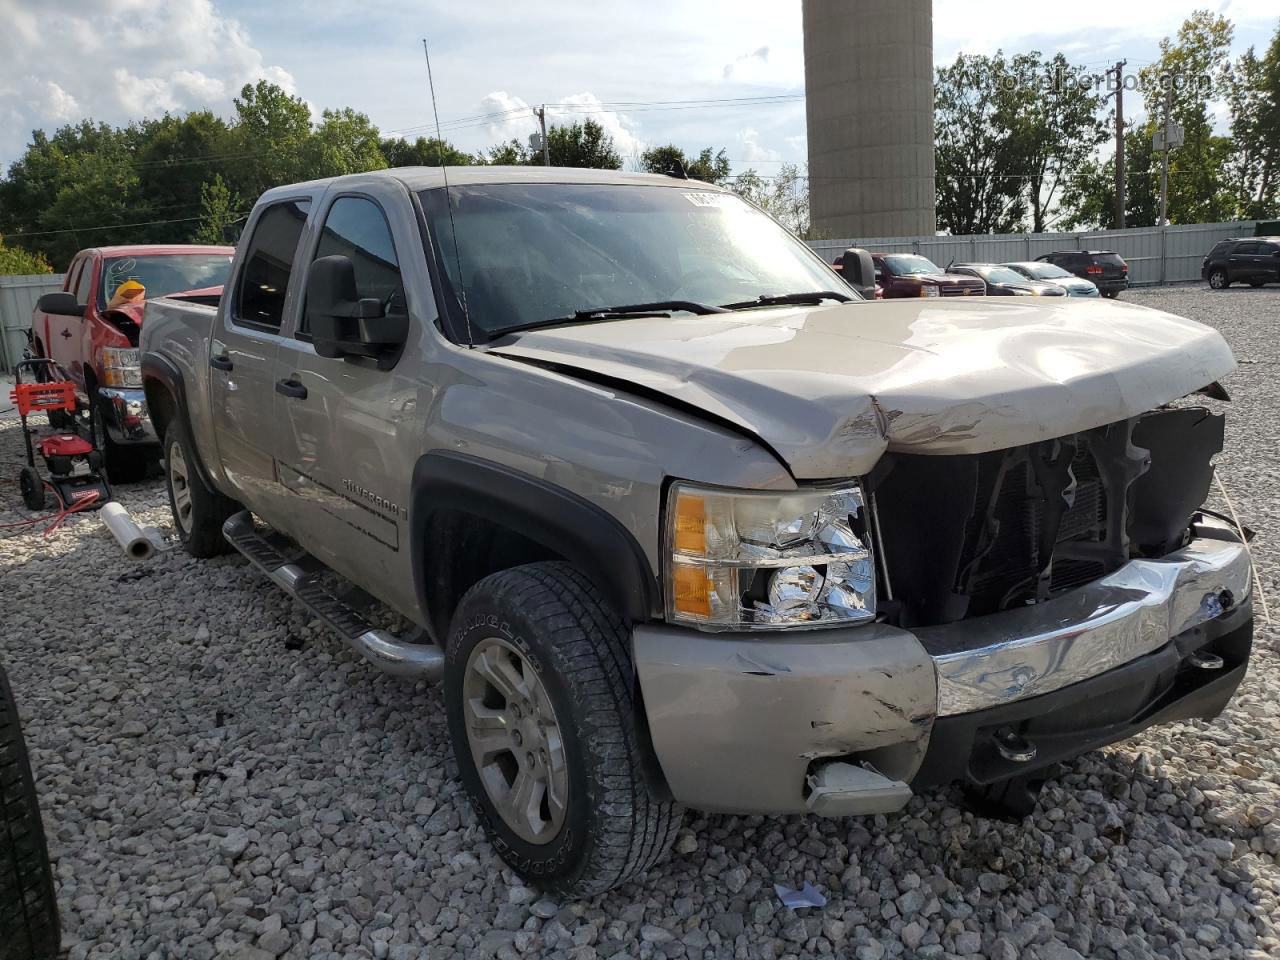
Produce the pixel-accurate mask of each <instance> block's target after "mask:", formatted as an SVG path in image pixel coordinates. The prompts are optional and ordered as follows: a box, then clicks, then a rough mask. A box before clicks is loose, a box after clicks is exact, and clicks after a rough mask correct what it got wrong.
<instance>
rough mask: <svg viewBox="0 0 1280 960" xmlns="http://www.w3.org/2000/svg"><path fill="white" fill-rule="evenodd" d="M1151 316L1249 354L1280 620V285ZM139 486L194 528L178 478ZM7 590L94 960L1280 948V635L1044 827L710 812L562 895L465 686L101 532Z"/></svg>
mask: <svg viewBox="0 0 1280 960" xmlns="http://www.w3.org/2000/svg"><path fill="white" fill-rule="evenodd" d="M1126 299H1127V300H1130V301H1132V302H1136V303H1142V304H1146V305H1149V306H1153V307H1159V308H1162V309H1166V310H1170V311H1173V312H1176V313H1181V314H1185V315H1187V316H1191V317H1194V318H1197V319H1200V320H1204V321H1207V322H1209V323H1212V324H1214V325H1215V326H1217V327H1218V328H1219V329H1220V330H1221V331H1222V332H1223V334H1224V335H1225V336H1226V337H1227V339H1228V340H1229V341H1230V342H1231V345H1232V347H1233V348H1234V350H1235V352H1236V357H1237V359H1238V360H1239V361H1240V363H1241V365H1240V368H1239V370H1238V371H1237V372H1236V374H1235V375H1234V376H1233V377H1232V378H1231V379H1230V380H1229V382H1228V386H1229V388H1230V390H1231V392H1232V394H1233V395H1234V397H1235V402H1234V403H1232V404H1231V405H1230V407H1229V412H1230V419H1229V421H1228V447H1227V453H1226V454H1225V455H1224V456H1223V457H1222V458H1221V464H1222V474H1223V476H1224V478H1225V479H1226V481H1227V485H1228V489H1229V491H1230V492H1231V494H1232V496H1233V499H1234V501H1235V505H1236V507H1237V509H1238V510H1239V511H1240V513H1241V515H1242V517H1243V518H1245V520H1246V522H1248V523H1249V524H1250V525H1252V526H1254V527H1255V528H1257V529H1259V530H1260V531H1262V535H1261V536H1260V537H1259V538H1258V540H1257V541H1255V544H1256V548H1257V554H1258V561H1259V568H1260V569H1259V572H1260V575H1261V580H1262V583H1263V587H1264V589H1265V590H1266V591H1267V592H1268V594H1269V597H1270V601H1271V607H1272V608H1273V609H1274V610H1275V611H1277V613H1280V589H1278V587H1280V582H1278V581H1280V565H1278V560H1280V557H1278V556H1277V552H1276V537H1275V531H1277V530H1280V516H1278V513H1280V501H1277V499H1276V498H1275V497H1274V495H1273V491H1274V490H1275V488H1276V486H1277V482H1278V481H1280V442H1278V439H1280V438H1278V433H1280V405H1278V404H1277V403H1276V393H1277V390H1278V389H1280V387H1278V386H1277V376H1276V374H1277V372H1280V336H1277V330H1276V321H1277V320H1280V290H1275V289H1271V290H1262V291H1252V290H1237V289H1232V290H1229V291H1226V292H1223V293H1210V292H1208V291H1205V290H1202V289H1193V288H1179V289H1165V290H1155V291H1143V292H1134V293H1130V294H1127V295H1126ZM10 416H11V415H10ZM19 441H20V437H19V434H18V431H17V430H16V428H15V422H14V421H13V420H12V419H9V420H7V421H6V422H4V423H3V424H0V458H2V462H0V477H3V478H4V482H3V483H2V484H0V523H5V522H12V521H14V520H17V519H20V518H21V517H22V516H24V515H25V514H24V512H23V511H22V509H21V506H20V503H19V502H18V500H17V494H16V485H15V484H14V483H12V482H10V478H11V477H14V476H16V469H17V468H16V465H14V464H13V463H12V461H13V460H14V459H15V458H17V457H18V456H19V449H20V447H19ZM118 494H119V497H120V499H121V500H122V501H123V502H124V503H125V505H126V506H127V507H128V508H129V509H130V510H131V511H132V512H133V514H134V516H135V517H136V518H138V519H139V520H140V521H141V522H144V523H150V524H154V525H156V526H158V527H160V528H161V529H162V530H163V531H165V532H168V533H171V532H172V527H171V521H170V519H169V510H168V505H167V502H166V500H165V497H164V493H163V487H162V486H161V484H160V483H159V482H151V483H147V484H143V485H136V486H130V487H125V488H122V489H120V490H119V491H118ZM0 583H2V584H3V592H2V593H0V611H3V618H2V623H3V626H2V629H0V638H2V640H0V642H2V644H3V657H4V659H5V661H6V662H7V664H8V667H9V670H10V675H11V678H12V681H13V686H14V689H15V691H16V692H17V695H18V697H19V700H20V705H21V708H22V710H23V713H24V716H25V717H26V718H27V737H28V740H29V742H30V744H31V747H32V751H33V763H34V765H35V768H36V770H37V775H38V777H39V781H40V782H39V787H40V794H41V800H42V803H43V807H44V816H45V821H46V824H47V828H48V832H49V839H50V846H51V848H52V854H53V857H54V859H55V860H56V874H57V878H58V885H59V895H60V903H61V908H62V915H63V924H64V928H65V932H66V936H65V940H66V944H67V945H68V947H69V954H70V956H71V957H72V958H77V960H78V958H83V957H125V958H128V957H169V956H176V957H196V958H209V957H215V956H219V957H223V956H232V957H241V958H263V960H266V958H270V957H273V956H278V955H284V956H286V957H304V956H358V957H369V956H373V957H387V956H390V957H395V958H409V957H412V958H417V957H431V958H445V957H471V956H484V955H496V956H499V957H511V956H519V955H526V956H531V955H542V956H557V957H572V958H578V960H589V958H593V957H619V958H621V957H659V958H661V957H704V956H705V957H710V956H725V957H728V956H733V957H739V958H749V957H770V958H773V957H782V956H794V957H801V956H805V957H807V956H822V955H836V956H852V957H856V958H858V960H877V958H881V957H934V956H952V955H958V956H985V957H989V958H996V960H1014V958H1018V957H1023V958H1039V960H1076V958H1080V957H1101V958H1112V957H1122V958H1136V957H1148V956H1160V957H1188V958H1193V957H1194V958H1208V957H1231V958H1236V957H1253V958H1264V957H1275V956H1280V907H1278V904H1277V898H1278V894H1280V864H1278V859H1280V814H1277V806H1278V805H1280V803H1278V802H1280V762H1278V760H1277V751H1276V743H1277V736H1278V735H1280V708H1278V707H1277V706H1276V704H1275V698H1274V695H1273V694H1272V693H1271V692H1270V690H1274V689H1275V687H1276V686H1277V684H1278V683H1280V662H1278V658H1277V644H1276V638H1277V634H1276V631H1274V630H1271V629H1267V628H1260V630H1259V633H1258V635H1257V640H1256V647H1255V655H1254V666H1253V670H1252V673H1251V674H1250V676H1249V678H1248V680H1247V681H1246V682H1245V684H1244V686H1243V687H1242V688H1241V692H1240V694H1239V695H1238V696H1237V697H1236V699H1235V701H1234V702H1233V703H1232V705H1231V706H1230V707H1229V708H1228V710H1227V712H1226V714H1225V715H1224V716H1222V717H1220V718H1218V719H1217V720H1214V721H1212V722H1209V723H1201V722H1194V723H1187V724H1178V725H1173V726H1169V727H1165V728H1161V729H1158V730H1155V731H1152V732H1149V733H1147V734H1145V735H1143V736H1141V737H1139V738H1137V739H1135V740H1133V741H1130V742H1127V743H1125V744H1122V745H1120V746H1117V747H1114V748H1111V749H1107V750H1104V751H1101V752H1097V753H1092V754H1090V755H1088V756H1085V757H1083V758H1081V759H1079V760H1078V761H1076V762H1074V763H1073V764H1071V765H1070V766H1069V768H1068V772H1067V773H1065V775H1064V776H1063V777H1062V779H1061V780H1058V781H1054V782H1051V783H1050V784H1049V785H1048V786H1047V787H1046V789H1045V792H1044V794H1043V795H1042V799H1041V804H1040V806H1039V808H1038V809H1037V811H1036V813H1035V815H1034V816H1033V817H1032V818H1031V819H1030V820H1028V821H1027V822H1025V823H1023V824H1006V823H999V822H994V821H989V820H984V819H981V818H976V817H974V816H973V815H971V814H969V813H967V812H965V811H964V810H962V809H961V808H960V807H959V806H958V805H957V803H956V797H955V795H954V793H946V792H938V793H933V794H928V795H925V796H921V797H917V798H915V799H913V800H912V801H911V803H910V805H909V806H908V808H907V809H906V810H905V811H903V812H902V813H901V814H898V815H895V816H891V817H884V816H878V817H874V818H866V819H847V820H819V819H816V818H815V819H802V818H780V819H771V818H762V817H709V816H700V815H696V814H689V815H688V817H687V819H686V824H685V830H684V832H683V833H682V834H681V836H680V839H679V841H678V843H677V845H676V851H675V852H674V853H673V855H672V857H671V858H670V860H669V861H668V862H666V863H664V864H663V865H662V866H661V867H659V868H658V869H656V870H654V871H652V872H651V874H650V875H649V876H648V877H647V878H645V880H644V881H643V882H641V883H636V884H632V885H630V886H627V887H624V888H622V889H620V890H616V891H614V892H612V893H610V894H608V895H606V896H602V897H600V898H597V899H595V900H591V901H586V902H580V903H557V902H555V901H552V900H548V899H545V898H544V897H543V896H542V895H541V894H540V893H539V892H537V891H536V890H533V889H530V888H527V887H525V886H523V885H522V884H521V883H520V882H519V881H518V880H517V879H516V878H515V877H514V875H513V874H511V873H510V871H508V870H506V869H505V868H504V867H503V866H502V864H501V862H500V861H499V860H498V859H497V857H496V856H495V855H494V853H493V851H492V849H491V848H490V847H489V845H488V844H487V843H486V842H485V841H484V839H483V836H482V834H481V831H480V830H479V828H478V827H477V825H476V823H475V821H474V819H473V817H472V815H471V812H470V810H469V808H468V806H467V803H466V802H465V800H464V798H463V795H462V792H461V790H460V788H459V786H458V784H457V783H456V782H455V780H454V779H453V777H452V772H451V769H450V760H449V758H448V755H449V751H448V746H447V743H446V735H445V723H444V711H443V706H442V703H441V699H440V696H439V694H438V693H437V692H436V691H435V690H433V689H430V688H428V687H426V686H417V687H415V686H410V685H405V684H404V683H402V682H399V681H394V680H391V679H387V678H384V677H381V676H379V675H378V674H377V673H375V672H374V671H373V670H372V669H371V668H369V667H367V666H366V665H365V664H364V663H363V662H361V661H359V660H358V659H356V658H354V657H353V656H352V655H351V654H350V653H348V652H346V651H345V650H344V649H342V648H341V647H340V645H339V643H338V641H337V640H336V639H335V638H334V637H332V636H331V635H330V634H329V633H328V632H327V631H325V630H324V629H323V628H322V627H321V626H320V625H319V624H318V623H315V622H312V621H310V620H309V618H308V616H307V615H306V614H305V613H304V612H303V611H302V610H301V608H299V607H297V606H296V605H294V604H292V603H290V602H288V601H286V600H285V599H283V598H282V596H281V595H280V594H279V593H278V592H277V591H276V589H275V588H274V587H272V586H270V585H269V584H268V583H267V582H266V581H264V580H263V579H261V578H260V577H258V576H257V575H255V574H254V573H251V572H250V571H249V569H248V567H247V566H246V565H245V564H244V563H243V562H242V561H240V560H239V559H236V558H222V559H218V560H214V561H206V562H197V561H193V560H191V559H189V558H187V557H186V556H185V554H183V553H181V552H180V551H173V552H169V553H165V554H161V555H159V556H157V557H156V558H154V559H152V560H151V561H148V562H145V563H143V564H137V565H131V564H129V563H127V562H126V561H125V560H124V559H123V556H122V554H121V552H120V551H119V549H118V548H117V547H116V546H115V544H114V542H113V541H112V540H111V539H110V538H109V536H108V535H107V534H106V532H105V531H104V530H103V529H102V528H101V527H100V526H99V524H98V521H97V520H96V519H93V518H92V517H86V518H83V519H75V520H73V521H72V522H71V523H69V524H68V525H67V527H66V529H65V530H63V531H61V532H58V533H57V534H55V535H54V536H52V537H49V538H47V539H46V538H44V537H42V536H41V534H40V532H39V530H38V528H35V529H28V530H26V531H5V530H0ZM1269 688H1270V690H1269ZM1273 818H1274V819H1273ZM806 880H807V881H810V882H812V883H813V884H814V885H815V886H817V887H818V888H819V889H820V890H822V891H823V892H824V893H825V894H826V896H827V898H828V902H827V905H826V907H825V908H824V909H815V910H808V911H806V910H800V911H790V910H787V909H785V908H783V907H782V906H780V904H779V903H778V901H777V898H776V897H775V895H774V892H773V884H774V883H775V882H781V883H784V884H787V885H790V886H793V887H799V886H801V885H802V884H803V883H804V882H805V881H806Z"/></svg>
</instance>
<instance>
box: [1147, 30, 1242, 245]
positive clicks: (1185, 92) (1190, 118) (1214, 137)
mask: <svg viewBox="0 0 1280 960" xmlns="http://www.w3.org/2000/svg"><path fill="white" fill-rule="evenodd" d="M1232 34H1233V28H1232V26H1231V21H1229V20H1227V19H1226V17H1223V16H1219V15H1217V14H1213V13H1210V12H1209V11H1207V10H1197V11H1196V12H1195V13H1193V14H1192V15H1191V16H1190V17H1188V18H1187V19H1186V20H1185V21H1184V22H1183V24H1182V26H1180V27H1179V28H1178V33H1177V37H1176V39H1170V38H1169V37H1165V38H1164V39H1163V40H1161V41H1160V58H1159V59H1158V60H1157V61H1156V62H1155V63H1152V64H1149V65H1148V66H1145V67H1143V68H1142V69H1141V70H1140V71H1139V72H1138V76H1139V78H1140V80H1141V83H1142V96H1143V103H1144V105H1145V106H1146V110H1147V116H1148V118H1149V119H1148V122H1147V124H1146V125H1145V126H1144V127H1142V128H1140V130H1139V136H1141V137H1144V138H1146V139H1148V140H1149V139H1150V138H1151V136H1152V134H1154V133H1155V132H1156V129H1157V127H1158V125H1159V124H1160V123H1161V122H1162V120H1163V115H1164V102H1165V99H1166V96H1167V98H1168V103H1169V116H1170V118H1171V119H1172V120H1174V121H1175V122H1176V123H1178V124H1180V125H1181V126H1182V128H1183V131H1184V133H1185V137H1186V139H1185V141H1184V143H1183V145H1182V146H1181V147H1179V148H1177V149H1176V150H1173V151H1172V152H1171V153H1170V155H1169V220H1170V222H1171V223H1208V222H1214V221H1219V220H1225V219H1227V218H1228V217H1229V216H1232V215H1233V214H1234V212H1235V202H1234V198H1233V196H1232V191H1231V189H1230V186H1229V184H1228V181H1227V176H1226V174H1225V173H1224V171H1225V169H1226V167H1227V162H1228V160H1229V158H1230V155H1231V152H1232V151H1231V146H1232V145H1231V140H1230V138H1228V137H1224V136H1221V135H1219V134H1216V133H1214V131H1213V123H1212V119H1211V117H1210V114H1209V103H1210V101H1211V99H1212V98H1213V97H1214V95H1215V94H1214V91H1215V89H1225V88H1226V87H1227V86H1228V83H1227V81H1228V79H1229V61H1228V56H1229V54H1230V50H1231V38H1232ZM1159 159H1160V158H1159V157H1157V158H1156V160H1157V161H1159ZM1157 165H1158V163H1157Z"/></svg>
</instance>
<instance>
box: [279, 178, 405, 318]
mask: <svg viewBox="0 0 1280 960" xmlns="http://www.w3.org/2000/svg"><path fill="white" fill-rule="evenodd" d="M332 256H343V257H346V258H347V259H348V260H350V261H351V265H352V266H353V267H354V268H355V274H356V292H357V295H358V296H360V297H361V298H365V297H373V298H375V299H377V300H380V301H382V304H383V308H384V310H385V311H386V316H388V317H402V316H405V315H406V314H407V313H408V306H407V304H406V302H405V296H404V283H403V281H402V280H401V278H400V261H399V260H398V259H397V257H396V245H395V242H394V241H393V240H392V238H391V227H390V226H389V225H388V223H387V218H386V217H385V216H384V215H383V213H382V210H381V208H379V206H378V205H377V204H376V203H374V202H373V201H372V200H368V199H366V198H364V197H339V198H338V199H337V200H335V201H334V202H333V206H331V207H330V208H329V213H328V216H326V217H325V221H324V229H323V230H322V231H321V233H320V243H319V244H318V245H317V247H316V253H315V259H317V260H318V259H320V258H321V257H332ZM309 330H310V321H309V318H308V316H307V312H306V310H303V313H302V320H301V322H300V323H299V325H298V335H299V337H300V338H301V339H304V340H305V339H308V338H309V336H310V334H309Z"/></svg>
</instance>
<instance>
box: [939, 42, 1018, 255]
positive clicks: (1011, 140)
mask: <svg viewBox="0 0 1280 960" xmlns="http://www.w3.org/2000/svg"><path fill="white" fill-rule="evenodd" d="M1025 97H1026V92H1025V88H1023V87H1021V85H1020V84H1019V83H1018V82H1017V77H1016V74H1015V73H1014V72H1013V70H1012V68H1011V65H1010V64H1009V62H1008V61H1007V60H1006V59H1005V57H1004V55H1003V54H1002V53H999V52H997V53H996V54H995V55H994V56H986V55H984V54H963V53H962V54H960V55H959V56H957V57H956V59H955V62H954V63H952V64H951V65H950V66H946V67H939V68H938V71H937V80H936V82H935V84H934V129H935V140H936V149H935V161H934V163H935V183H936V188H937V194H938V229H940V230H945V231H947V232H949V233H952V234H972V233H1008V232H1010V231H1012V230H1014V229H1015V228H1017V227H1019V226H1020V225H1021V221H1022V217H1023V214H1024V213H1025V211H1026V207H1027V202H1026V190H1025V182H1024V181H1025V171H1023V170H1022V169H1021V167H1022V162H1023V156H1022V152H1023V148H1024V146H1025V144H1023V143H1022V142H1021V141H1020V139H1019V138H1018V137H1015V136H1012V135H1011V131H1012V130H1013V128H1014V125H1015V114H1016V113H1017V111H1018V110H1019V105H1020V103H1021V102H1022V100H1023V99H1025Z"/></svg>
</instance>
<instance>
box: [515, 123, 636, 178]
mask: <svg viewBox="0 0 1280 960" xmlns="http://www.w3.org/2000/svg"><path fill="white" fill-rule="evenodd" d="M515 143H516V141H512V144H513V145H514V144H515ZM547 152H548V153H549V154H550V157H551V166H553V167H588V168H591V169H595V170H621V169H622V157H620V156H619V155H618V151H617V150H615V149H614V146H613V137H611V136H610V135H609V134H608V133H606V132H605V129H604V127H602V126H600V124H598V123H597V122H596V121H594V120H592V119H591V118H589V117H588V118H587V119H586V120H583V121H582V122H581V123H578V122H577V121H576V120H575V121H574V122H573V123H571V124H569V125H568V126H560V125H558V124H557V125H555V126H552V127H549V128H547ZM526 156H527V159H526V160H525V163H529V164H533V165H534V166H537V165H540V164H541V163H542V152H541V151H533V152H532V155H531V156H530V155H528V154H526Z"/></svg>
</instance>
